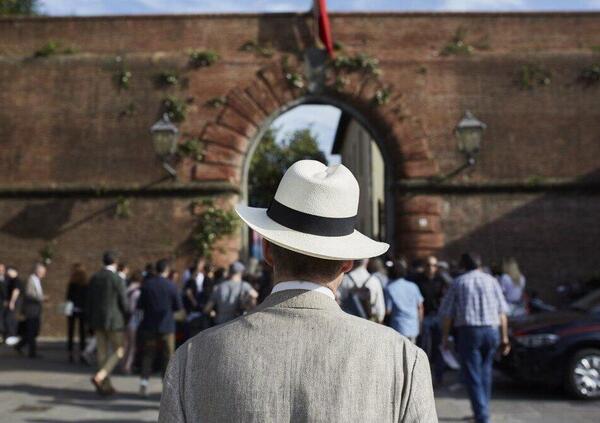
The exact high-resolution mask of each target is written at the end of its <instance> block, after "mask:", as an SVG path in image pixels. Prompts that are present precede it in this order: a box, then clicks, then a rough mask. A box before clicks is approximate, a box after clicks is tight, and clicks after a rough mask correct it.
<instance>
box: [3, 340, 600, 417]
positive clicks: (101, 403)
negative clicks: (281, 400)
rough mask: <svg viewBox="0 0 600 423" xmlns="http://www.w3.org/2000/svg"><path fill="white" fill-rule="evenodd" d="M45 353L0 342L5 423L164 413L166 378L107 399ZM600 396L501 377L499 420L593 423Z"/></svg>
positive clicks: (59, 354)
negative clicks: (587, 398) (575, 395)
mask: <svg viewBox="0 0 600 423" xmlns="http://www.w3.org/2000/svg"><path fill="white" fill-rule="evenodd" d="M40 352H41V354H43V356H44V358H42V359H37V360H31V359H28V358H23V357H19V356H18V355H17V354H16V353H15V352H14V351H13V350H12V349H10V348H8V347H5V346H0V375H1V376H0V422H3V423H4V422H6V423H42V422H43V423H59V422H81V423H107V422H119V423H134V422H155V421H156V420H157V418H158V407H159V401H160V390H161V381H160V379H159V378H158V377H155V378H153V379H152V380H151V381H150V396H149V397H148V398H147V399H142V398H140V397H139V396H138V395H137V392H138V383H139V379H138V378H137V377H136V376H118V375H117V376H114V377H112V380H113V384H114V385H115V388H116V389H117V390H119V392H120V393H119V394H117V395H115V396H114V397H111V398H108V399H106V398H101V397H99V396H98V395H97V394H96V393H95V392H94V388H93V387H92V385H91V384H90V381H89V379H90V376H91V373H92V369H91V368H90V367H86V366H83V365H79V364H69V363H67V355H66V352H65V351H64V346H63V344H61V343H52V344H44V345H42V347H41V348H40ZM447 376H448V377H447V380H448V385H446V386H445V387H444V388H442V389H439V390H437V391H436V405H437V410H438V415H439V419H440V422H461V421H465V420H464V418H465V417H467V416H470V415H471V411H470V405H469V401H468V400H467V398H466V393H465V391H464V389H463V388H462V387H460V385H458V384H456V379H457V377H456V373H448V375H447ZM598 416H600V401H594V402H581V401H574V400H571V399H569V398H568V397H566V396H565V395H564V394H562V393H560V392H545V391H543V390H541V389H540V388H535V389H533V388H530V387H526V386H521V385H516V384H514V383H512V382H511V381H509V380H507V379H503V378H497V381H496V384H495V386H494V400H493V402H492V417H493V422H494V423H505V422H506V423H538V422H539V423H541V422H544V423H565V422H569V423H584V422H585V423H590V422H595V421H598Z"/></svg>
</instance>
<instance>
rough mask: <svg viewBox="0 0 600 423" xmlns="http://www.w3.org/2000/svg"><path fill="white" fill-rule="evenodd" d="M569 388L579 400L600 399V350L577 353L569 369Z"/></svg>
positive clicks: (590, 349)
mask: <svg viewBox="0 0 600 423" xmlns="http://www.w3.org/2000/svg"><path fill="white" fill-rule="evenodd" d="M567 388H568V389H569V391H570V392H571V393H572V394H573V395H575V396H576V397H577V398H581V399H600V350H599V349H595V348H589V349H584V350H579V351H577V352H576V353H575V354H574V355H573V357H571V361H570V362H569V367H568V368H567Z"/></svg>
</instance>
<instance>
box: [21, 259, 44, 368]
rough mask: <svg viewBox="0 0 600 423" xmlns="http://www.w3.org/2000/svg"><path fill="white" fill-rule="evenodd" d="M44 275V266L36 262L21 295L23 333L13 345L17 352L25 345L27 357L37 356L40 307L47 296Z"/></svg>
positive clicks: (40, 316)
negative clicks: (44, 287) (43, 281)
mask: <svg viewBox="0 0 600 423" xmlns="http://www.w3.org/2000/svg"><path fill="white" fill-rule="evenodd" d="M45 276H46V266H44V265H43V264H42V263H36V264H35V265H34V267H33V273H32V274H31V275H30V276H29V278H28V279H27V283H26V285H25V295H24V297H23V306H22V307H23V308H22V310H23V315H24V316H25V321H24V333H23V337H22V338H21V341H19V343H18V344H17V345H16V346H15V349H16V350H17V352H19V353H21V351H22V348H23V347H24V346H25V345H27V348H28V356H29V358H39V357H40V356H39V355H38V353H37V337H38V335H39V334H40V327H41V323H42V308H43V303H44V301H46V300H48V297H47V296H45V295H44V290H43V289H42V279H44V277H45Z"/></svg>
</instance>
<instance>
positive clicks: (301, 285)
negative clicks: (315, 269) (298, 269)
mask: <svg viewBox="0 0 600 423" xmlns="http://www.w3.org/2000/svg"><path fill="white" fill-rule="evenodd" d="M291 289H302V290H305V291H315V292H320V293H321V294H323V295H327V296H328V297H329V298H331V299H333V300H335V295H334V293H333V291H331V289H329V288H327V287H326V286H323V285H319V284H318V283H314V282H308V281H289V282H279V283H278V284H277V285H275V286H274V287H273V290H272V291H271V294H274V293H276V292H280V291H289V290H291Z"/></svg>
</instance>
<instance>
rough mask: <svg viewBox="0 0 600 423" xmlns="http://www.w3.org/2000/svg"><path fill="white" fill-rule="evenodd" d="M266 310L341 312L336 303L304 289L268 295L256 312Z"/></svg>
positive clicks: (325, 296)
mask: <svg viewBox="0 0 600 423" xmlns="http://www.w3.org/2000/svg"><path fill="white" fill-rule="evenodd" d="M267 308H307V309H315V310H330V311H341V309H340V306H339V305H338V303H337V302H336V301H335V300H334V299H332V298H330V297H328V296H327V295H323V294H322V293H320V292H314V291H307V290H304V289H290V290H285V291H279V292H275V293H274V294H271V295H269V296H268V297H267V298H265V300H264V301H263V302H262V303H261V304H260V305H259V306H258V307H257V309H256V310H257V311H263V310H265V309H267Z"/></svg>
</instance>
